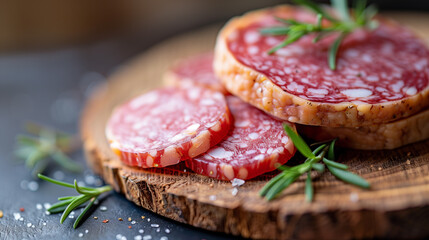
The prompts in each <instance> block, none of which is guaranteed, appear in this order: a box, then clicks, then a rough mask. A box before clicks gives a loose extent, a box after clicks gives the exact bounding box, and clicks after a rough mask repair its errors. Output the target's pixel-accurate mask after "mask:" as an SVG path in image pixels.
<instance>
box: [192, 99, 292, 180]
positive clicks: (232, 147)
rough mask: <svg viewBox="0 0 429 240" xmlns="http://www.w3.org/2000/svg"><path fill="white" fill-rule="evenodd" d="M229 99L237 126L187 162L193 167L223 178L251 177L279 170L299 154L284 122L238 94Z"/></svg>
mask: <svg viewBox="0 0 429 240" xmlns="http://www.w3.org/2000/svg"><path fill="white" fill-rule="evenodd" d="M227 101H228V106H229V107H230V109H231V113H232V115H233V117H234V128H233V129H232V130H231V131H230V133H229V134H228V137H227V138H226V139H224V140H223V141H222V142H220V143H219V144H218V145H216V146H215V147H213V148H211V149H210V150H209V151H208V152H207V153H205V154H203V155H200V156H198V157H195V158H192V159H189V160H188V161H186V164H187V166H188V167H189V168H190V169H192V170H193V171H194V172H196V173H199V174H202V175H206V176H209V177H213V178H217V179H221V180H232V179H234V178H239V179H250V178H254V177H256V176H258V175H261V174H263V173H265V172H269V171H272V170H274V169H276V166H277V164H284V163H286V162H287V161H288V160H289V159H290V158H291V157H292V156H293V155H294V154H295V147H294V145H293V143H292V141H291V140H290V139H289V137H288V136H287V134H286V133H285V131H284V130H283V122H282V121H279V120H275V119H273V118H271V117H270V116H268V115H267V114H265V113H264V112H262V111H260V110H258V109H256V108H254V107H252V106H251V105H249V104H247V103H245V102H243V101H242V100H240V99H239V98H237V97H232V96H229V97H227Z"/></svg>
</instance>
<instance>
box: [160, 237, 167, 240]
mask: <svg viewBox="0 0 429 240" xmlns="http://www.w3.org/2000/svg"><path fill="white" fill-rule="evenodd" d="M159 240H168V237H166V236H162V237H161V238H160V239H159Z"/></svg>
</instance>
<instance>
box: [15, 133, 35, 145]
mask: <svg viewBox="0 0 429 240" xmlns="http://www.w3.org/2000/svg"><path fill="white" fill-rule="evenodd" d="M16 141H17V142H18V143H19V144H20V145H22V146H31V147H37V146H39V144H40V143H39V140H38V139H37V138H34V137H29V136H24V135H18V136H16Z"/></svg>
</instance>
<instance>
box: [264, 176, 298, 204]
mask: <svg viewBox="0 0 429 240" xmlns="http://www.w3.org/2000/svg"><path fill="white" fill-rule="evenodd" d="M298 177H299V175H297V174H287V175H285V176H284V177H283V178H282V179H281V180H280V181H278V182H277V183H276V184H275V185H274V186H273V187H272V188H271V189H270V190H268V192H267V194H266V195H265V197H266V198H267V199H268V201H270V200H272V199H274V198H275V197H276V196H277V195H278V194H279V193H281V192H282V191H283V190H284V189H285V188H287V187H288V186H289V185H290V184H292V183H293V182H294V181H295V180H296V179H297V178H298Z"/></svg>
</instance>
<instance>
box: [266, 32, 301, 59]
mask: <svg viewBox="0 0 429 240" xmlns="http://www.w3.org/2000/svg"><path fill="white" fill-rule="evenodd" d="M305 34H306V33H305V32H304V31H297V32H290V33H289V36H288V37H287V38H286V39H285V40H284V41H283V42H282V43H280V44H279V45H277V46H275V47H273V48H272V49H270V50H269V51H268V54H273V53H274V52H276V51H277V50H279V49H280V48H283V47H286V46H287V45H289V44H291V43H293V42H296V41H298V40H299V39H300V38H301V37H302V36H304V35H305Z"/></svg>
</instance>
